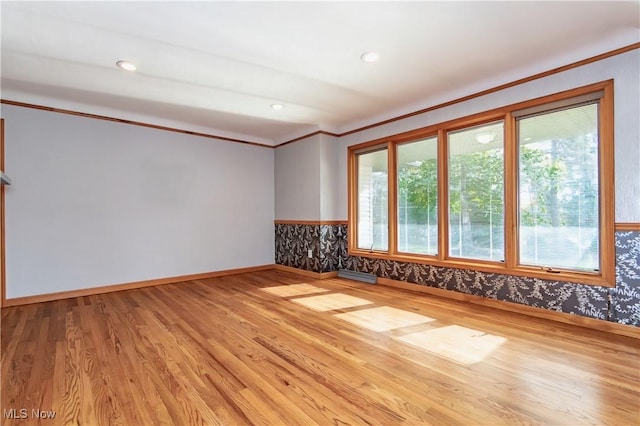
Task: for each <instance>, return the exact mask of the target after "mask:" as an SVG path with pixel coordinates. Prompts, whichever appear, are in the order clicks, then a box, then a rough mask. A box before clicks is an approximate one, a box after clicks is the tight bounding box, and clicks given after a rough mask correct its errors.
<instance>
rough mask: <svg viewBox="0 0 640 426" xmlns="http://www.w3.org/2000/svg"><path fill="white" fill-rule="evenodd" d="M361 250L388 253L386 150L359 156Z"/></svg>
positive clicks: (359, 234) (359, 240)
mask: <svg viewBox="0 0 640 426" xmlns="http://www.w3.org/2000/svg"><path fill="white" fill-rule="evenodd" d="M357 159H358V231H357V234H358V248H360V249H366V250H371V251H373V250H387V248H388V235H389V234H388V230H389V215H388V212H389V204H388V202H389V201H388V173H387V151H386V149H384V150H378V151H374V152H367V153H363V154H359V155H358V156H357Z"/></svg>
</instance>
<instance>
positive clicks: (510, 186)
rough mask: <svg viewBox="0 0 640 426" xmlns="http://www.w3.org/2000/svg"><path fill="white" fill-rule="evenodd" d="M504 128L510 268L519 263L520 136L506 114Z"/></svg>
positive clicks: (506, 218) (505, 222) (507, 250)
mask: <svg viewBox="0 0 640 426" xmlns="http://www.w3.org/2000/svg"><path fill="white" fill-rule="evenodd" d="M504 123H505V128H504V136H505V141H504V157H505V158H504V238H505V247H504V251H505V252H504V257H505V259H504V261H505V265H506V267H507V268H508V269H513V268H515V267H516V265H517V264H518V262H519V260H518V202H517V199H518V143H517V141H518V137H517V127H516V120H515V118H514V117H513V116H512V115H511V114H509V113H508V114H507V115H506V116H505V120H504Z"/></svg>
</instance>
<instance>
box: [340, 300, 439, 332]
mask: <svg viewBox="0 0 640 426" xmlns="http://www.w3.org/2000/svg"><path fill="white" fill-rule="evenodd" d="M334 316H335V317H337V318H340V319H343V320H345V321H349V322H350V323H352V324H355V325H357V326H360V327H364V328H368V329H369V330H373V331H388V330H393V329H394V328H401V327H407V326H410V325H416V324H423V323H427V322H431V321H435V320H434V319H433V318H429V317H426V316H424V315H420V314H416V313H413V312H407V311H403V310H402V309H396V308H390V307H388V306H381V307H378V308H369V309H361V310H358V311H353V312H346V313H343V314H335V315H334Z"/></svg>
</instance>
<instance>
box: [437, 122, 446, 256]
mask: <svg viewBox="0 0 640 426" xmlns="http://www.w3.org/2000/svg"><path fill="white" fill-rule="evenodd" d="M437 165H438V240H439V241H438V259H439V260H445V259H446V258H447V257H448V253H449V188H448V182H449V173H448V170H449V169H448V168H449V154H448V150H447V134H446V133H445V131H444V129H439V130H438V162H437Z"/></svg>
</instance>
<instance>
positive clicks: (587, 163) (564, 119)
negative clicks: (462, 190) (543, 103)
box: [518, 102, 600, 271]
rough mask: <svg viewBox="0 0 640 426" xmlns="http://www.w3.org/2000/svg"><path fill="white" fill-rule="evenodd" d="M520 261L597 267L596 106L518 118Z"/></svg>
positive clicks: (575, 266) (545, 264)
mask: <svg viewBox="0 0 640 426" xmlns="http://www.w3.org/2000/svg"><path fill="white" fill-rule="evenodd" d="M518 151H519V155H518V161H519V167H518V173H519V174H518V200H519V203H518V207H519V210H518V233H519V236H520V262H521V263H522V264H524V265H539V266H546V267H555V268H563V269H573V270H584V271H598V269H599V268H600V264H599V257H600V256H599V237H598V230H599V201H598V198H599V197H598V193H599V180H598V104H597V102H594V103H591V104H588V105H578V106H574V107H567V108H566V109H562V110H559V111H551V112H543V113H540V114H534V115H532V116H525V117H522V118H520V119H519V120H518Z"/></svg>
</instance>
